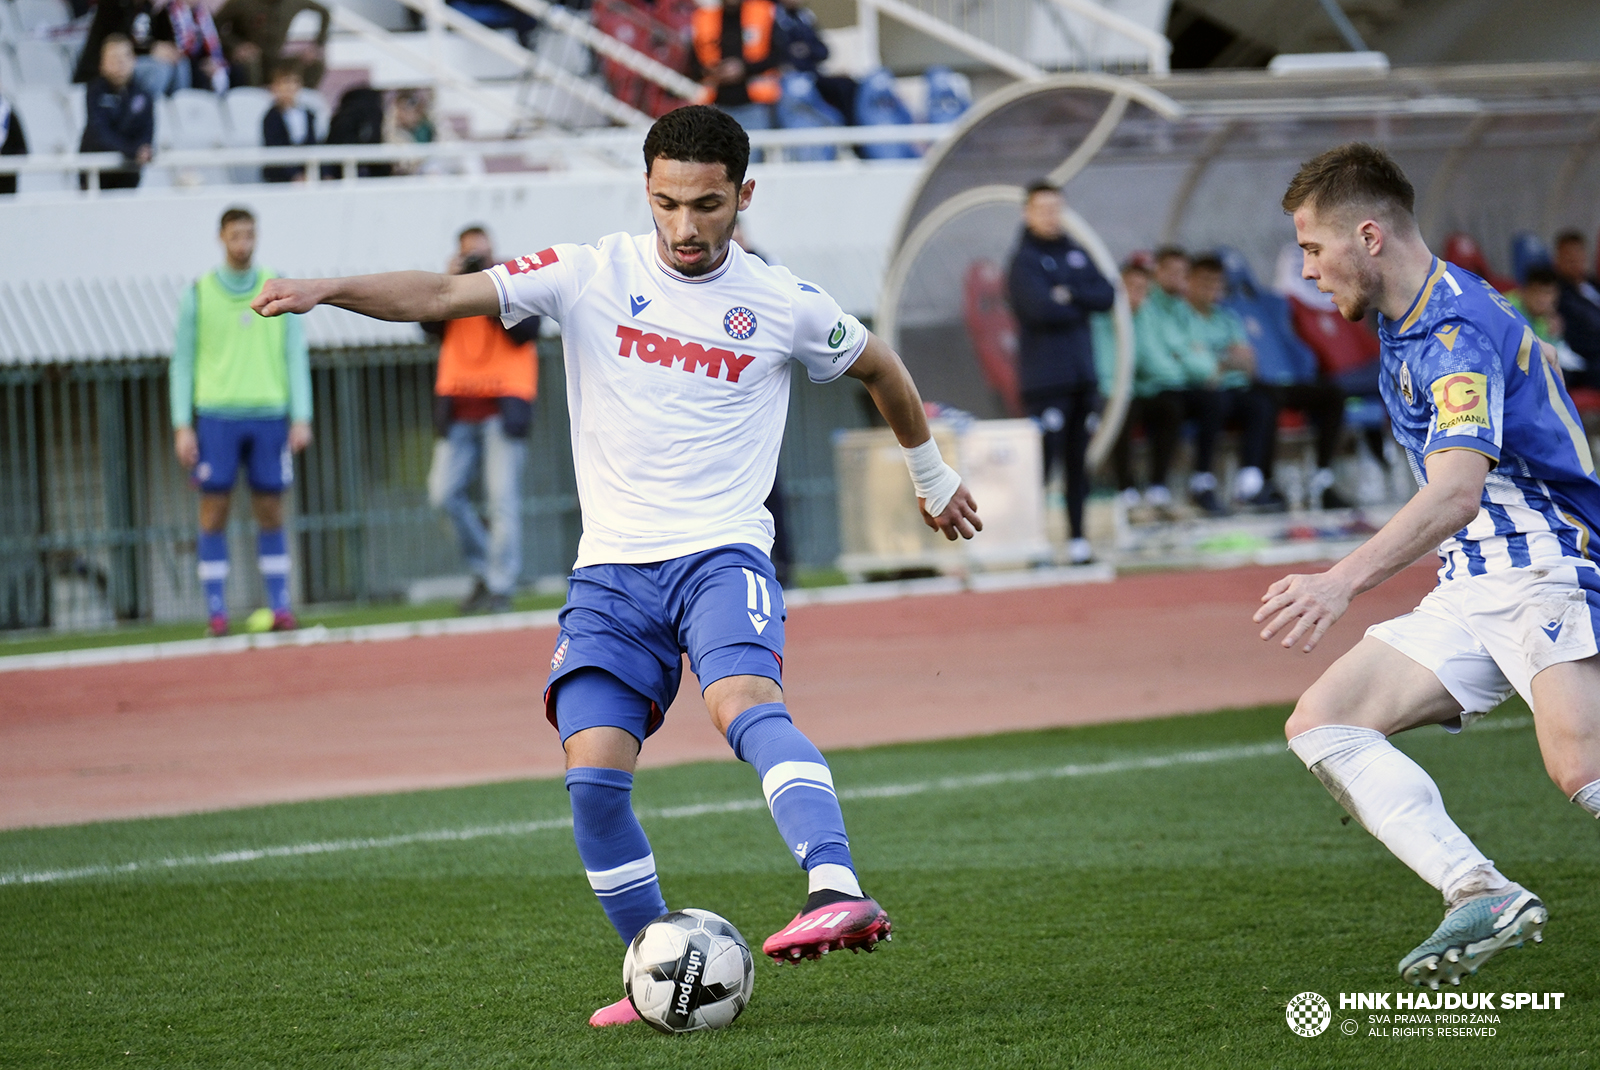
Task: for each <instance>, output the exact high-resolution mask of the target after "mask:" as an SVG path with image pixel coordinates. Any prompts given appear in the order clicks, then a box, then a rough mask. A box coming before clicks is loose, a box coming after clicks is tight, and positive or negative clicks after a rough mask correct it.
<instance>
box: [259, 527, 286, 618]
mask: <svg viewBox="0 0 1600 1070" xmlns="http://www.w3.org/2000/svg"><path fill="white" fill-rule="evenodd" d="M256 553H257V555H259V556H258V558H257V560H258V561H259V563H260V565H261V580H262V582H263V583H265V584H266V586H267V605H268V606H270V607H271V608H272V611H273V612H274V613H282V612H283V611H284V610H286V609H288V608H289V544H288V541H287V540H286V539H285V538H284V537H283V529H282V528H278V529H277V530H276V531H261V532H257V533H256Z"/></svg>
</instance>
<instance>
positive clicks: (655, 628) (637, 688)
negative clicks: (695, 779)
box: [255, 107, 982, 1026]
mask: <svg viewBox="0 0 1600 1070" xmlns="http://www.w3.org/2000/svg"><path fill="white" fill-rule="evenodd" d="M749 158H750V143H749V139H748V138H747V137H746V136H745V133H744V131H743V130H742V129H741V128H740V127H739V124H738V123H736V122H734V120H733V119H731V118H729V117H728V116H727V115H726V114H724V113H723V112H720V111H718V110H716V109H715V108H710V107H687V108H680V109H679V110H677V111H674V112H670V113H669V114H667V115H666V116H665V117H664V118H662V119H661V120H660V121H659V122H657V123H656V124H655V126H653V127H652V128H651V130H650V133H649V135H648V136H647V137H646V139H645V143H644V159H645V190H646V195H647V197H648V199H649V202H650V210H651V213H652V214H653V215H654V217H655V230H654V232H653V233H649V234H642V235H628V234H613V235H610V236H608V237H605V238H602V239H601V240H600V241H599V242H598V243H597V244H595V245H555V246H552V247H551V248H548V249H545V250H543V251H541V252H538V253H535V254H533V255H530V256H521V257H518V258H517V259H515V260H512V261H510V262H509V263H506V264H502V265H499V266H497V267H494V268H492V269H490V270H489V271H486V272H480V273H477V274H472V275H454V276H449V275H432V274H428V273H425V272H418V271H410V272H392V273H388V274H383V275H368V276H361V277H356V278H346V279H310V280H288V279H277V280H273V281H272V282H270V283H268V285H267V289H266V290H264V291H263V292H262V294H261V296H260V298H258V299H257V301H256V303H255V307H256V309H257V311H259V312H261V313H262V314H263V315H269V316H270V315H278V314H280V313H284V312H305V311H308V310H309V309H311V308H312V307H314V306H315V305H317V304H332V305H338V306H341V307H343V308H349V309H353V310H355V311H357V312H362V313H365V314H366V315H369V316H375V317H377V318H379V319H388V320H419V321H436V320H445V319H455V318H459V317H463V316H484V315H498V316H501V317H502V318H503V319H504V320H505V322H506V324H507V325H508V326H509V325H511V324H514V323H516V322H518V321H520V320H522V319H525V318H526V317H528V316H533V315H545V316H551V317H553V318H554V319H556V320H557V321H559V322H560V324H561V328H562V338H563V341H564V345H565V350H566V368H567V399H568V405H569V406H570V408H571V412H572V452H573V458H574V461H575V463H576V467H577V477H578V500H579V503H580V505H581V507H582V510H583V538H582V540H581V541H580V542H579V544H578V560H577V562H576V565H575V567H574V570H573V574H572V577H571V580H570V584H569V589H568V598H567V605H566V608H565V609H563V610H562V613H561V632H560V635H559V637H558V639H557V643H556V648H555V653H554V656H553V657H552V658H551V662H550V667H551V674H550V682H549V685H548V687H547V689H546V692H545V705H546V714H547V716H548V717H549V719H550V721H551V723H552V724H554V725H555V726H556V729H557V731H558V732H559V733H560V735H561V740H562V744H563V746H564V747H565V749H566V754H567V788H568V791H569V793H570V796H571V802H572V811H573V831H574V836H575V838H576V840H577V844H578V853H579V855H580V857H581V858H582V859H583V864H584V869H585V870H586V871H587V873H588V877H589V883H590V885H591V886H592V887H593V888H594V891H595V893H596V895H597V896H598V897H599V898H600V902H601V904H602V905H603V906H604V908H605V911H606V915H607V917H608V918H609V919H610V920H611V922H612V924H613V926H614V927H615V928H616V930H617V934H618V935H619V936H620V937H622V939H623V941H624V942H627V941H630V940H631V939H632V938H633V936H634V935H635V934H636V933H637V932H638V931H639V930H640V929H642V928H643V927H644V926H645V925H646V924H647V923H649V922H650V921H651V920H653V919H654V918H656V917H658V916H660V915H661V914H663V913H665V912H666V904H665V902H664V900H663V899H662V896H661V890H660V886H659V884H658V882H657V879H656V867H655V858H654V855H653V854H652V853H651V851H650V844H649V842H648V840H646V838H645V834H644V830H643V829H642V828H641V827H640V825H639V822H638V819H637V818H636V817H635V816H634V813H633V808H632V805H631V801H630V800H631V791H632V786H633V770H634V766H635V762H636V761H637V758H638V753H639V748H640V746H641V745H642V744H643V742H644V739H645V737H647V736H648V735H649V734H650V733H651V732H653V731H655V730H656V728H658V727H659V726H660V724H661V719H662V716H663V713H664V711H665V710H666V709H667V707H668V706H669V705H671V703H672V699H673V696H674V695H675V694H676V693H677V690H678V684H679V679H680V675H681V672H682V670H681V659H682V655H683V654H684V653H687V654H688V655H689V660H690V668H691V669H693V670H694V672H695V673H696V675H697V676H698V677H699V680H700V684H701V687H702V689H703V695H704V698H705V702H706V706H707V708H708V710H709V711H710V714H711V719H712V722H713V723H714V724H716V726H717V728H718V730H719V731H721V732H722V733H723V734H724V735H725V736H726V737H727V739H728V743H729V745H730V746H732V748H733V751H734V753H735V754H736V755H738V756H739V757H740V758H741V759H742V760H744V761H747V762H749V763H750V764H751V765H753V766H754V767H755V769H756V771H757V773H758V774H759V775H760V777H761V787H762V791H763V793H764V794H765V795H766V799H767V804H768V807H769V809H770V810H771V812H772V817H773V820H774V821H775V822H776V824H777V826H778V830H779V832H780V833H781V834H782V835H783V837H784V840H785V841H786V843H787V844H788V847H789V849H790V851H791V852H792V854H793V856H794V857H795V858H796V859H797V860H798V861H799V863H800V864H801V866H802V867H803V868H804V869H805V870H806V872H807V875H808V881H809V894H808V897H807V899H806V901H805V904H804V906H803V907H802V908H801V910H800V912H799V914H797V915H796V916H795V918H794V920H793V921H791V922H790V923H789V924H788V925H787V926H785V927H784V928H783V929H782V930H780V931H779V932H777V933H774V934H773V935H772V936H771V937H770V938H768V939H767V941H766V942H765V944H764V945H763V947H762V950H763V951H764V952H765V953H766V954H768V955H769V956H771V957H772V958H773V959H775V960H777V961H780V962H798V961H800V960H802V959H815V958H819V957H821V956H822V955H825V954H827V953H828V952H829V951H837V950H843V949H844V948H850V949H852V950H860V949H865V950H868V951H871V950H872V949H873V947H874V946H875V945H876V944H877V943H878V942H879V941H880V940H886V939H889V937H890V932H891V926H890V921H889V916H888V914H886V913H885V912H884V911H883V909H882V908H881V907H879V906H878V904H877V903H876V902H875V901H874V900H873V899H871V898H870V897H868V896H867V895H866V894H865V893H864V892H863V891H862V890H861V885H860V883H859V881H858V880H857V877H856V873H855V866H854V862H853V861H852V859H851V857H850V848H849V842H848V840H847V839H846V837H845V829H844V819H843V816H842V815H841V813H840V810H839V800H838V798H837V796H836V795H835V793H834V787H833V778H832V775H831V774H830V772H829V770H828V765H827V762H826V761H824V760H823V757H822V755H821V754H820V753H819V752H818V751H817V749H816V747H815V746H813V745H812V744H811V743H810V741H809V740H807V739H806V737H805V736H804V735H802V734H801V733H800V731H799V730H798V729H796V728H795V726H794V724H793V723H792V722H791V720H790V717H789V713H788V710H787V709H786V708H785V706H784V704H783V691H782V686H781V685H782V680H783V623H784V617H785V612H784V606H783V592H782V590H781V589H780V588H779V585H778V582H777V579H776V577H775V575H774V573H773V568H772V562H771V560H770V558H769V556H768V555H769V553H770V550H771V546H772V520H771V516H770V515H769V514H768V513H767V511H766V509H765V508H764V507H763V506H762V502H763V500H764V499H765V498H766V496H767V492H768V491H769V490H770V489H771V487H772V482H773V477H774V475H775V474H776V471H777V464H778V448H779V445H780V444H781V442H782V439H783V425H784V420H785V417H786V415H787V412H788V399H789V362H790V361H791V360H797V361H799V362H800V363H801V364H802V365H803V366H804V367H805V368H806V371H807V372H808V374H809V375H810V378H811V379H812V381H813V382H828V381H831V380H833V379H836V378H838V377H839V376H841V375H849V376H851V377H853V378H856V379H859V380H861V381H862V382H863V383H864V384H865V385H866V387H867V390H868V392H869V393H870V394H871V396H872V399H873V401H874V403H875V404H876V405H877V407H878V411H879V412H881V413H882V414H883V416H884V419H885V420H887V421H888V424H889V426H890V427H891V428H892V429H893V430H894V433H895V436H896V437H897V438H898V439H899V441H900V443H901V446H902V448H903V449H904V451H905V455H906V463H907V465H908V467H909V468H910V471H911V477H912V482H913V484H914V485H915V486H916V490H917V496H918V498H919V500H920V502H921V504H922V508H923V520H924V522H926V523H927V524H928V525H929V526H931V527H933V528H936V529H937V530H939V531H941V532H943V533H944V534H945V536H946V537H947V538H950V539H955V538H957V537H958V536H960V537H964V538H971V537H972V536H973V533H974V532H975V531H978V530H981V529H982V523H981V522H980V521H979V519H978V514H977V507H976V505H975V503H974V502H973V500H972V496H971V495H970V494H969V493H968V491H967V490H966V488H965V487H964V486H962V484H961V479H960V477H959V476H958V475H957V474H956V473H955V472H954V470H952V469H951V468H950V467H949V466H948V465H946V464H945V463H944V461H943V460H942V459H941V458H940V456H939V449H938V447H937V446H936V445H935V444H934V442H933V438H932V436H931V434H930V432H929V430H928V424H927V420H926V417H925V416H924V414H923V409H922V401H921V398H920V397H919V396H918V394H917V388H916V385H915V384H914V383H913V382H912V381H911V377H910V375H908V374H907V372H906V369H905V366H904V365H903V364H901V362H900V358H899V357H898V356H896V355H895V353H894V351H893V350H891V349H890V348H889V347H888V346H887V345H885V344H884V343H883V342H882V341H881V340H880V339H878V338H877V337H875V336H873V335H872V334H871V333H869V332H868V331H867V330H866V329H865V328H864V327H862V325H861V324H860V323H859V322H857V321H856V319H855V318H854V317H852V316H849V315H846V314H845V313H844V312H842V311H840V309H839V306H838V305H837V304H836V303H835V302H834V301H833V299H832V298H830V297H829V296H828V295H827V294H825V293H823V292H822V290H821V289H819V288H818V287H816V286H813V285H812V284H811V283H809V282H805V281H803V280H801V279H797V278H795V277H794V276H793V275H791V274H790V273H789V272H788V271H786V270H784V269H783V268H774V267H768V266H767V265H766V264H765V263H764V262H762V261H761V260H759V259H757V258H756V257H753V256H750V255H748V254H746V253H745V252H744V251H743V250H742V249H740V248H739V246H738V245H737V244H735V243H733V242H732V240H731V239H732V236H733V229H734V226H735V224H736V222H737V220H738V213H739V212H740V211H742V210H744V209H745V208H748V207H749V205H750V198H751V195H752V193H753V192H754V189H755V183H754V182H753V181H746V180H745V177H744V175H745V168H746V165H747V163H748V162H749ZM637 1017H638V1016H637V1014H636V1013H635V1012H634V1010H633V1006H632V1004H631V1003H629V1001H628V1000H627V999H625V998H624V999H621V1000H619V1001H617V1002H616V1003H614V1004H611V1005H610V1006H607V1007H602V1008H601V1009H600V1010H598V1011H596V1012H595V1014H594V1016H593V1017H591V1018H590V1024H591V1025H596V1026H602V1025H616V1024H621V1023H623V1022H629V1021H634V1020H636V1019H637Z"/></svg>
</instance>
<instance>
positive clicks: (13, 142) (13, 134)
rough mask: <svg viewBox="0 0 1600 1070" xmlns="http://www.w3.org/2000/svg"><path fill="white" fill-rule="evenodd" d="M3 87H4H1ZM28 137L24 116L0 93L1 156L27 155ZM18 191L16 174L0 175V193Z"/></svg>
mask: <svg viewBox="0 0 1600 1070" xmlns="http://www.w3.org/2000/svg"><path fill="white" fill-rule="evenodd" d="M0 88H3V87H0ZM27 154H28V139H27V137H25V136H24V135H23V132H22V116H20V115H18V114H17V110H16V109H15V108H13V107H12V106H11V102H10V101H9V100H7V99H6V98H5V97H4V96H3V95H0V156H26V155H27ZM15 192H17V176H16V175H0V194H6V193H15Z"/></svg>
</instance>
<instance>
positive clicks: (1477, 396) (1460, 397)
mask: <svg viewBox="0 0 1600 1070" xmlns="http://www.w3.org/2000/svg"><path fill="white" fill-rule="evenodd" d="M1429 389H1430V390H1431V392H1432V393H1433V405H1434V408H1436V409H1438V410H1439V419H1438V423H1437V426H1438V429H1439V430H1440V431H1449V430H1451V429H1452V428H1456V427H1463V426H1466V425H1469V424H1470V425H1472V426H1476V427H1488V426H1489V379H1488V377H1487V376H1485V375H1483V374H1481V373H1479V372H1451V373H1450V374H1449V375H1443V376H1440V377H1439V378H1437V379H1435V380H1434V381H1433V386H1432V387H1430V388H1429Z"/></svg>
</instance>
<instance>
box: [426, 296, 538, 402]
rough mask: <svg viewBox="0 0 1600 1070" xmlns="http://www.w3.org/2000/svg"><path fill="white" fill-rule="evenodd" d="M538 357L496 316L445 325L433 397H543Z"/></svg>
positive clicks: (472, 317)
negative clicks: (512, 338) (515, 338)
mask: <svg viewBox="0 0 1600 1070" xmlns="http://www.w3.org/2000/svg"><path fill="white" fill-rule="evenodd" d="M538 384H539V354H538V351H537V350H535V348H534V345H533V343H532V342H523V343H521V344H518V343H517V342H514V341H512V340H511V338H510V336H509V335H507V334H506V332H505V328H504V327H502V326H500V321H499V320H497V319H495V318H493V317H491V316H470V317H468V318H466V319H459V320H452V321H451V322H449V323H448V324H446V325H445V332H444V341H442V342H440V343H439V377H438V379H437V380H436V381H435V383H434V388H433V389H434V393H435V394H438V395H439V396H440V397H452V398H521V399H522V400H524V401H529V402H531V401H532V400H533V399H534V398H535V397H537V396H538V392H539V385H538Z"/></svg>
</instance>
